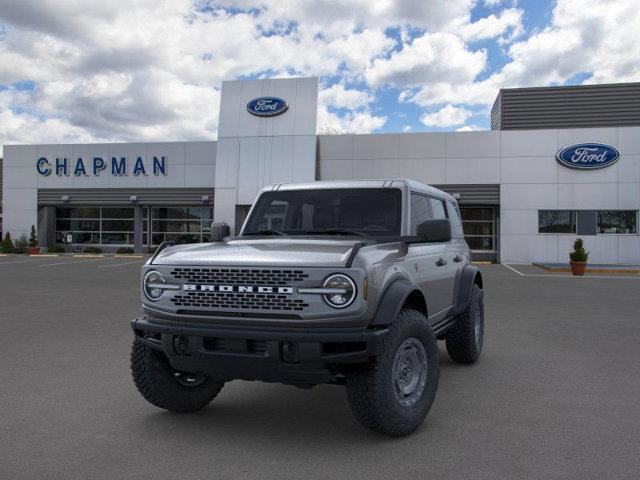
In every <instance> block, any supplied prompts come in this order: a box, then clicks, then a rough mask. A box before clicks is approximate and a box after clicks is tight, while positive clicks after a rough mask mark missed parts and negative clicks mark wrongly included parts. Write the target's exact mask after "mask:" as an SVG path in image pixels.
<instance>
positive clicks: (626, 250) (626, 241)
mask: <svg viewBox="0 0 640 480" xmlns="http://www.w3.org/2000/svg"><path fill="white" fill-rule="evenodd" d="M616 238H617V239H618V262H619V263H631V264H635V265H639V264H640V236H638V235H617V236H616Z"/></svg>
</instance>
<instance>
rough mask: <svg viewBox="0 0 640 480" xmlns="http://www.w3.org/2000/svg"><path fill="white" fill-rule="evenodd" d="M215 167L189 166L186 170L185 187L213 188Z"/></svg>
mask: <svg viewBox="0 0 640 480" xmlns="http://www.w3.org/2000/svg"><path fill="white" fill-rule="evenodd" d="M215 169H216V166H215V165H188V166H187V167H186V168H185V170H184V175H185V176H184V186H185V187H187V188H213V185H214V181H215Z"/></svg>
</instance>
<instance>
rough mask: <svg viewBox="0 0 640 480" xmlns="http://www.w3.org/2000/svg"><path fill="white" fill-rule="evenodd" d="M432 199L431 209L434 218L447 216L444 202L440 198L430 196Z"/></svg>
mask: <svg viewBox="0 0 640 480" xmlns="http://www.w3.org/2000/svg"><path fill="white" fill-rule="evenodd" d="M430 200H431V211H432V213H433V218H447V211H446V210H445V208H444V202H443V201H442V200H440V199H439V198H433V197H432V198H430Z"/></svg>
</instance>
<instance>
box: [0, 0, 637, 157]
mask: <svg viewBox="0 0 640 480" xmlns="http://www.w3.org/2000/svg"><path fill="white" fill-rule="evenodd" d="M639 12H640V9H638V8H637V5H636V0H557V1H544V0H543V1H536V0H386V1H379V2H371V1H370V0H314V1H308V0H137V1H128V0H113V1H110V2H86V1H83V0H57V1H51V2H46V3H43V2H41V1H38V0H21V1H20V2H11V3H8V2H5V3H3V4H1V5H0V139H1V141H0V143H2V144H9V143H47V142H51V143H60V142H91V141H137V140H138V141H154V140H200V139H215V138H216V137H217V125H218V118H217V117H218V108H219V102H220V85H221V82H222V81H223V80H231V79H238V78H263V77H282V76H298V75H301V76H318V77H319V78H320V94H319V106H318V129H319V131H320V132H323V131H331V132H358V133H369V132H398V131H408V132H419V131H454V130H482V129H488V128H489V111H490V108H491V105H492V103H493V100H494V99H495V97H496V95H497V93H498V91H499V89H500V88H508V87H519V86H538V85H567V84H581V83H601V82H625V81H638V80H640V65H639V62H638V60H637V59H638V58H640V42H637V32H638V31H640V13H639Z"/></svg>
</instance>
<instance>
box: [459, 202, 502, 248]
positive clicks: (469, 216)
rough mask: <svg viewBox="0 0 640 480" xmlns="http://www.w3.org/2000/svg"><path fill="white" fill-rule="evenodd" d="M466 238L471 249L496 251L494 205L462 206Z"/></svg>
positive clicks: (461, 212)
mask: <svg viewBox="0 0 640 480" xmlns="http://www.w3.org/2000/svg"><path fill="white" fill-rule="evenodd" d="M460 216H461V218H462V228H463V230H464V239H465V240H466V242H467V245H469V248H470V249H471V250H479V251H490V252H493V251H495V235H494V231H495V229H494V225H495V223H494V218H493V217H494V215H493V208H492V207H461V208H460Z"/></svg>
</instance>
